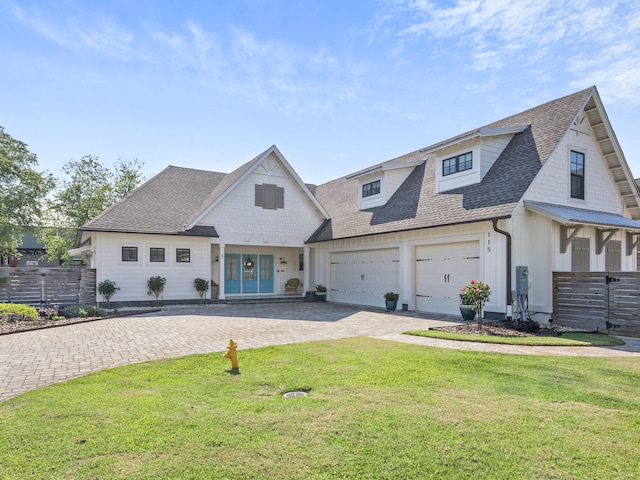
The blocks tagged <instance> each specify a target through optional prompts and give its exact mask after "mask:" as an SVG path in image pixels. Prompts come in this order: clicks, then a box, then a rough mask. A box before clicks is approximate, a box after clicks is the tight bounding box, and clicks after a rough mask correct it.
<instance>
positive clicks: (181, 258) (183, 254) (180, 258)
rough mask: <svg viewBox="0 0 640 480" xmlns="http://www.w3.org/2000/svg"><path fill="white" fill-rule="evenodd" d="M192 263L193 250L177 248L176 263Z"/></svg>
mask: <svg viewBox="0 0 640 480" xmlns="http://www.w3.org/2000/svg"><path fill="white" fill-rule="evenodd" d="M190 261H191V249H189V248H176V262H178V263H189V262H190Z"/></svg>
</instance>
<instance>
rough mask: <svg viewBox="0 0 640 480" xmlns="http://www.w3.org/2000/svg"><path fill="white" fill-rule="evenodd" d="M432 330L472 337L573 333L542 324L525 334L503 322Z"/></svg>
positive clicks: (554, 335) (536, 335)
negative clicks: (464, 334) (535, 329)
mask: <svg viewBox="0 0 640 480" xmlns="http://www.w3.org/2000/svg"><path fill="white" fill-rule="evenodd" d="M431 330H442V331H445V332H454V333H467V334H471V335H499V336H503V337H557V336H559V335H560V334H561V333H562V332H567V331H571V330H572V329H570V328H566V327H559V326H557V325H550V324H542V325H540V328H539V329H538V330H537V331H533V332H525V331H521V330H518V329H516V327H515V325H513V324H512V323H511V322H509V321H506V320H503V321H498V322H488V323H483V324H482V325H478V324H477V323H467V324H464V325H453V326H451V327H435V328H432V329H431Z"/></svg>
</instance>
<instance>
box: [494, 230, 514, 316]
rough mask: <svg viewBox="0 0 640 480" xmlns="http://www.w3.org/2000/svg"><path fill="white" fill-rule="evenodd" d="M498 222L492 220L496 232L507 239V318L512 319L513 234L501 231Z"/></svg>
mask: <svg viewBox="0 0 640 480" xmlns="http://www.w3.org/2000/svg"><path fill="white" fill-rule="evenodd" d="M498 220H500V219H499V218H492V219H491V222H492V223H493V230H494V232H497V233H501V234H502V235H504V236H505V237H507V262H506V263H507V317H511V315H510V309H509V307H510V306H511V305H512V303H513V298H512V296H511V234H510V233H509V232H507V231H506V230H500V229H499V228H498Z"/></svg>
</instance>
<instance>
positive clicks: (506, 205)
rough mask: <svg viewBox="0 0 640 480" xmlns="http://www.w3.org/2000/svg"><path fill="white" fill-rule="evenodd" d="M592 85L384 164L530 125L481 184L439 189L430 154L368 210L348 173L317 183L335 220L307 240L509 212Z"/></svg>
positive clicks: (318, 192) (318, 194)
mask: <svg viewBox="0 0 640 480" xmlns="http://www.w3.org/2000/svg"><path fill="white" fill-rule="evenodd" d="M594 91H595V87H591V88H588V89H585V90H582V91H580V92H576V93H574V94H572V95H568V96H566V97H562V98H559V99H557V100H553V101H550V102H547V103H545V104H543V105H539V106H537V107H534V108H531V109H529V110H526V111H524V112H521V113H518V114H516V115H512V116H510V117H507V118H504V119H502V120H499V121H497V122H493V123H490V124H488V125H485V126H483V127H480V128H478V129H476V130H471V131H469V132H465V133H463V134H461V135H458V136H456V137H453V138H450V139H448V140H445V141H442V142H438V143H436V144H433V145H431V146H429V147H426V148H423V149H420V150H417V151H415V152H411V153H408V154H406V155H403V156H401V157H398V158H394V159H392V160H389V161H388V162H383V163H382V164H380V165H388V164H394V163H401V162H406V161H412V160H417V159H420V158H422V157H424V156H425V155H424V154H423V153H421V152H424V151H430V150H437V149H438V148H440V147H443V146H445V145H447V144H450V143H453V142H455V141H456V140H457V139H462V138H465V137H469V136H473V135H474V134H476V133H480V131H481V130H489V129H496V128H507V127H517V126H523V125H528V126H529V127H528V128H526V129H525V130H524V131H522V132H521V133H517V134H515V135H514V137H513V138H512V139H511V141H510V142H509V144H508V145H507V147H506V148H505V149H504V151H503V152H502V153H501V155H500V156H499V157H498V159H497V160H496V162H495V163H494V164H493V166H492V167H491V169H490V170H489V171H488V172H487V174H486V175H485V176H484V178H483V179H482V181H481V182H480V183H478V184H474V185H469V186H466V187H463V188H458V189H455V190H449V191H446V192H443V193H436V191H435V183H436V182H435V163H434V161H433V160H427V161H425V163H424V164H423V165H422V166H419V167H416V168H415V170H414V172H413V173H412V174H411V175H410V176H409V177H408V178H407V179H406V180H405V182H404V183H403V184H402V185H401V186H400V188H399V189H398V191H397V192H396V193H395V195H394V196H393V197H392V198H390V199H389V201H388V202H387V203H386V204H385V205H383V206H380V207H376V208H371V209H367V210H363V211H360V210H358V189H357V188H355V185H356V183H355V181H354V180H347V177H343V178H339V179H336V180H333V181H331V182H328V183H325V184H323V185H319V186H318V187H317V188H316V192H315V193H316V197H317V198H318V201H319V202H320V203H321V204H322V205H323V206H324V207H325V209H326V210H327V212H328V213H329V215H330V218H331V220H330V221H328V222H326V223H325V224H324V225H323V226H321V227H320V228H319V229H318V230H317V231H316V232H315V233H314V234H313V235H312V236H311V238H309V240H308V241H309V242H321V241H327V240H334V239H339V238H348V237H355V236H364V235H372V234H380V233H390V232H398V231H403V230H413V229H418V228H429V227H436V226H444V225H454V224H460V223H470V222H478V221H485V220H490V219H492V218H505V217H508V216H509V215H510V214H511V211H512V210H513V208H514V206H515V205H516V203H517V202H518V201H519V200H520V199H521V198H522V195H524V193H525V191H526V189H527V188H528V186H529V185H530V184H531V182H532V181H533V179H534V178H535V176H536V174H537V173H538V172H539V170H540V168H541V167H542V165H543V164H544V162H545V161H546V160H547V159H548V158H549V155H550V154H551V152H552V151H553V149H554V148H555V146H556V145H557V144H558V142H559V141H560V139H561V138H562V136H563V135H564V134H565V132H566V131H567V129H568V128H569V126H570V125H571V122H572V121H573V120H574V118H575V117H576V115H577V114H578V113H579V112H580V110H581V109H582V108H583V107H584V105H585V103H586V102H587V100H588V99H589V98H590V96H591V95H592V94H593V92H594Z"/></svg>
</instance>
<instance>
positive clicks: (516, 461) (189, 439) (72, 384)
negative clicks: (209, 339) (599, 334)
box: [0, 337, 640, 479]
mask: <svg viewBox="0 0 640 480" xmlns="http://www.w3.org/2000/svg"><path fill="white" fill-rule="evenodd" d="M239 356H240V374H239V375H232V374H230V373H229V371H228V370H229V364H228V361H227V360H226V359H223V358H222V357H221V352H218V353H213V354H205V355H194V356H189V357H182V358H177V359H169V360H161V361H153V362H146V363H140V364H135V365H129V366H126V367H120V368H116V369H111V370H104V371H101V372H98V373H95V374H91V375H87V376H85V377H82V378H79V379H75V380H72V381H68V382H65V383H61V384H57V385H54V386H51V387H46V388H42V389H39V390H34V391H31V392H28V393H26V394H24V395H21V396H19V397H16V398H13V399H10V400H7V401H6V402H3V403H0V438H2V439H3V441H2V442H0V478H12V479H20V478H61V479H62V478H64V479H84V478H234V477H235V478H247V479H252V478H255V479H262V478H279V479H280V478H285V479H288V478H389V479H392V478H393V479H397V478H505V479H506V478H509V479H512V478H531V479H534V478H535V479H538V478H559V479H562V478H571V479H576V478H578V479H579V478H585V479H586V478H589V479H592V478H617V479H622V478H629V479H630V478H637V472H638V471H640V441H639V440H638V439H639V438H640V436H639V431H640V399H639V398H638V395H637V391H638V385H640V359H637V358H586V357H544V356H540V357H537V356H527V355H517V356H515V355H502V354H493V353H478V352H465V351H457V350H448V349H438V348H430V347H421V346H415V345H406V344H400V343H395V342H388V341H383V340H375V339H370V338H363V337H356V338H348V339H342V340H334V341H321V342H309V343H299V344H292V345H284V346H273V347H265V348H258V349H251V350H242V351H240V352H239ZM292 390H301V391H305V392H307V393H308V396H307V397H296V398H289V399H287V398H283V396H282V395H283V393H285V392H287V391H292Z"/></svg>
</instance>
